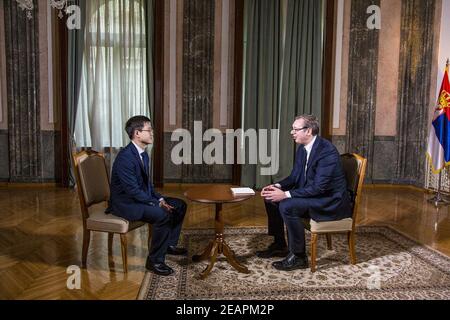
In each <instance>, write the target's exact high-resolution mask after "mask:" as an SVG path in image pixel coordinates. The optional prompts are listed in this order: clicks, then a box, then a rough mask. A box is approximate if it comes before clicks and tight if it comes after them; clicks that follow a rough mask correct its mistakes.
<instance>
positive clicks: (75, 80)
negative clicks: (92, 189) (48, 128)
mask: <svg viewBox="0 0 450 320" xmlns="http://www.w3.org/2000/svg"><path fill="white" fill-rule="evenodd" d="M68 5H77V6H78V7H79V8H80V13H81V16H80V18H81V29H78V30H77V29H74V30H68V31H67V37H68V49H67V54H68V60H67V61H68V66H67V68H68V70H67V122H68V130H69V150H67V152H68V153H69V158H68V159H71V158H72V151H74V150H75V140H74V134H75V119H76V114H77V105H78V99H79V95H80V83H81V71H82V65H83V51H84V34H85V32H84V31H85V27H86V2H85V0H71V1H69V2H68ZM71 164H72V161H70V162H69V164H68V165H69V185H70V186H74V185H75V178H74V174H73V168H72V165H71Z"/></svg>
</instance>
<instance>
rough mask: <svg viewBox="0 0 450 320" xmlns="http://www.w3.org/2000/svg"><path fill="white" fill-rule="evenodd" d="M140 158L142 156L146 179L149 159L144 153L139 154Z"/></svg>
mask: <svg viewBox="0 0 450 320" xmlns="http://www.w3.org/2000/svg"><path fill="white" fill-rule="evenodd" d="M141 156H142V161H143V162H144V170H145V173H146V174H147V177H148V167H149V163H150V159H149V158H148V154H147V152H145V151H144V152H142V153H141Z"/></svg>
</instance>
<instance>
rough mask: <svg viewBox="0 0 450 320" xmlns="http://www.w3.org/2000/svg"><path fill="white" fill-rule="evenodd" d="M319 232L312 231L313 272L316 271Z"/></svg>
mask: <svg viewBox="0 0 450 320" xmlns="http://www.w3.org/2000/svg"><path fill="white" fill-rule="evenodd" d="M317 236H318V235H317V233H311V272H316V254H317Z"/></svg>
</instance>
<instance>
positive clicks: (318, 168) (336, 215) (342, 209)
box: [278, 136, 352, 222]
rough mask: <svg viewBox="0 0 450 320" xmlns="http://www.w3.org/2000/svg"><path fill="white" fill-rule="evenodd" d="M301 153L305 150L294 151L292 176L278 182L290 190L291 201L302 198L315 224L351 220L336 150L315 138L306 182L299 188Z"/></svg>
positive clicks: (344, 183)
mask: <svg viewBox="0 0 450 320" xmlns="http://www.w3.org/2000/svg"><path fill="white" fill-rule="evenodd" d="M304 153H306V150H305V148H302V147H299V148H298V149H297V154H296V156H295V163H294V168H293V169H292V172H291V174H290V175H289V177H287V178H286V179H284V180H282V181H280V182H278V183H279V184H280V185H281V189H282V190H284V191H289V192H290V194H291V196H292V198H303V199H305V201H307V204H308V207H309V215H310V217H311V218H312V219H313V220H315V221H318V222H320V221H334V220H341V219H345V218H349V217H351V216H352V209H351V205H350V198H349V194H348V191H347V182H346V180H345V175H344V171H343V169H342V164H341V158H340V155H339V152H338V151H337V149H336V147H335V146H334V145H333V144H332V143H331V142H329V141H328V140H325V139H323V138H321V137H319V136H317V138H316V141H315V142H314V145H313V147H312V149H311V154H310V155H309V159H308V167H307V171H306V182H305V183H304V185H303V186H302V185H300V184H301V183H300V181H302V175H304V174H305V170H304V168H305V164H304V163H303V161H304V160H303V159H306V157H305V156H304ZM302 182H303V181H302Z"/></svg>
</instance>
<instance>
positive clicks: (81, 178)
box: [72, 151, 151, 273]
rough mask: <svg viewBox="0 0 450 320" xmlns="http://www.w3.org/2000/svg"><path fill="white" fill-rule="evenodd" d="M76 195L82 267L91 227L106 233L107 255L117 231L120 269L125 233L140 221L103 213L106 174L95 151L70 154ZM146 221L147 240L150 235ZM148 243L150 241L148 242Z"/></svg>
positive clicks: (102, 157) (107, 180)
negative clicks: (79, 219)
mask: <svg viewBox="0 0 450 320" xmlns="http://www.w3.org/2000/svg"><path fill="white" fill-rule="evenodd" d="M72 158H73V163H74V168H75V176H76V181H77V189H78V197H79V199H80V207H81V213H82V218H83V249H82V260H81V261H82V266H83V267H86V261H87V253H88V249H89V242H90V238H91V231H100V232H107V233H108V255H109V256H110V255H111V253H112V244H113V237H114V234H116V233H117V234H119V235H120V242H121V249H122V261H123V270H124V272H125V273H127V272H128V268H127V233H128V232H130V231H132V230H134V229H136V228H139V227H141V226H143V225H144V224H145V223H144V222H141V221H136V222H129V221H127V220H125V219H123V218H120V217H117V216H115V215H113V214H106V213H105V209H106V207H107V205H108V200H109V192H110V191H109V190H110V189H109V178H108V171H107V169H106V163H105V158H104V155H103V154H101V153H98V152H96V151H81V152H79V153H74V154H73V155H72ZM150 228H151V226H150V225H149V240H150V236H151V229H150ZM149 243H150V242H149Z"/></svg>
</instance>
